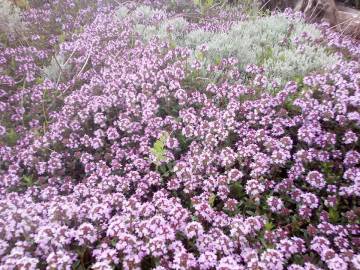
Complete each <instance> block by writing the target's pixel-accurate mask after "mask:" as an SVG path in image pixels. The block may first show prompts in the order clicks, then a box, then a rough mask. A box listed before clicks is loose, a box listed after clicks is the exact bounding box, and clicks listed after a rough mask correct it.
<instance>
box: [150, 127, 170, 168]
mask: <svg viewBox="0 0 360 270" xmlns="http://www.w3.org/2000/svg"><path fill="white" fill-rule="evenodd" d="M169 137H170V135H169V133H167V132H164V133H163V134H162V135H161V136H160V138H159V139H158V140H157V141H155V143H154V145H153V147H152V148H151V149H150V153H151V154H153V155H154V156H155V159H156V160H155V163H156V164H157V165H159V164H160V163H161V161H163V160H164V159H165V144H166V141H167V140H168V138H169Z"/></svg>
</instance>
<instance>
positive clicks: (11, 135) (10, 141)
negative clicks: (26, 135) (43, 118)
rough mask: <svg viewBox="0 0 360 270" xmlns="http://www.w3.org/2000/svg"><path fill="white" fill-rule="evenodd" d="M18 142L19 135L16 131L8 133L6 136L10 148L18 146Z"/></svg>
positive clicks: (11, 130) (12, 130)
mask: <svg viewBox="0 0 360 270" xmlns="http://www.w3.org/2000/svg"><path fill="white" fill-rule="evenodd" d="M17 140H18V135H17V134H16V132H15V130H14V129H10V130H9V131H8V133H7V134H6V142H7V144H8V145H9V146H14V145H16V142H17Z"/></svg>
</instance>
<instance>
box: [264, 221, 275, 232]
mask: <svg viewBox="0 0 360 270" xmlns="http://www.w3.org/2000/svg"><path fill="white" fill-rule="evenodd" d="M273 228H274V224H272V223H271V222H270V221H269V222H266V224H265V230H267V231H271V230H272V229H273Z"/></svg>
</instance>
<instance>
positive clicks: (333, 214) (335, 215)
mask: <svg viewBox="0 0 360 270" xmlns="http://www.w3.org/2000/svg"><path fill="white" fill-rule="evenodd" d="M329 219H330V222H331V223H337V222H338V221H339V220H340V214H339V212H338V211H337V209H336V208H330V209H329Z"/></svg>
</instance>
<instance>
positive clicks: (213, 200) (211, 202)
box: [209, 193, 216, 207]
mask: <svg viewBox="0 0 360 270" xmlns="http://www.w3.org/2000/svg"><path fill="white" fill-rule="evenodd" d="M215 199H216V195H215V194H214V193H212V194H211V196H210V198H209V204H210V206H211V207H214V203H215Z"/></svg>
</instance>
